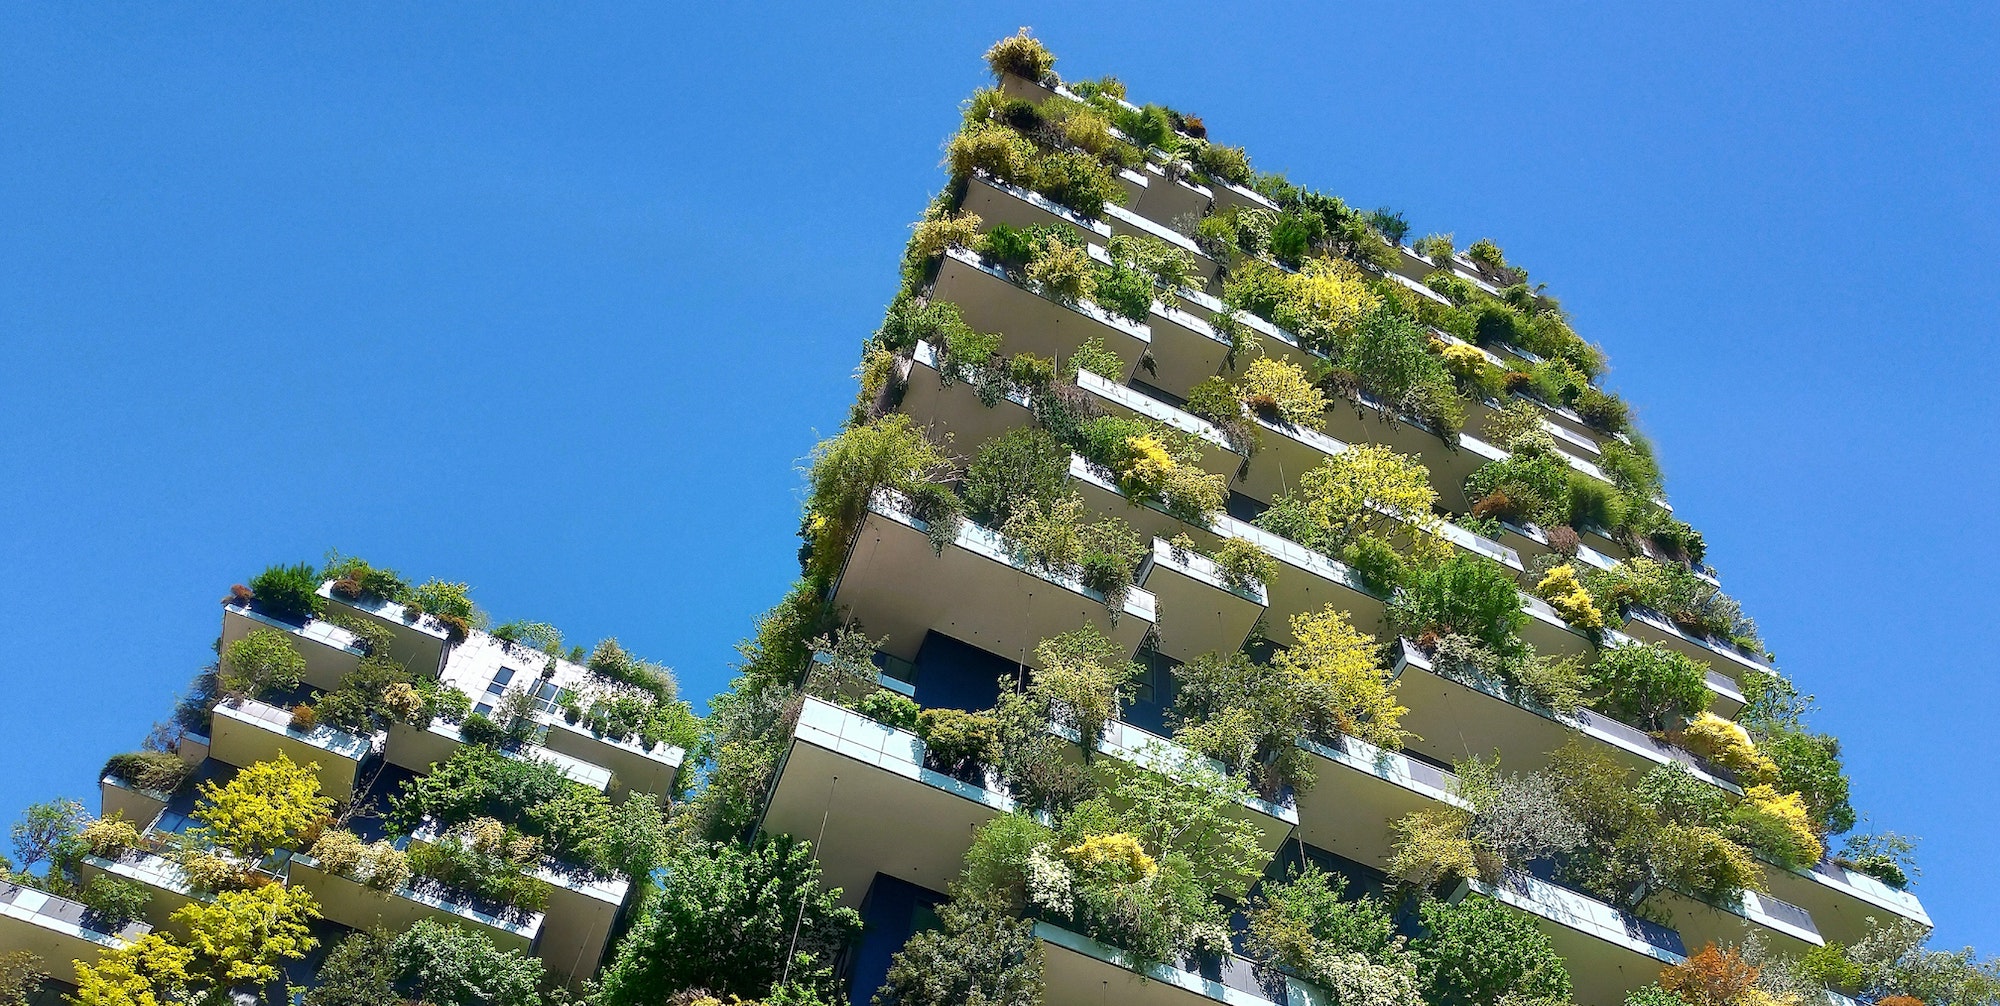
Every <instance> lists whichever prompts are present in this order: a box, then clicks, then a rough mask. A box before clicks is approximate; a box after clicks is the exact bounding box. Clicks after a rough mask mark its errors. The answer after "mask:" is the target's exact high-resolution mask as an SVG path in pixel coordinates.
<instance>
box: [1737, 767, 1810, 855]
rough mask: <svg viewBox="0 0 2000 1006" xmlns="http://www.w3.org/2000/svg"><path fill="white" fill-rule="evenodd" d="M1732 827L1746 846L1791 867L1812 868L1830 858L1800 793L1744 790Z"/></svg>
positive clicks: (1761, 787) (1768, 788)
mask: <svg viewBox="0 0 2000 1006" xmlns="http://www.w3.org/2000/svg"><path fill="white" fill-rule="evenodd" d="M1729 823H1730V827H1731V828H1732V829H1733V830H1735V832H1736V833H1737V834H1738V835H1740V836H1741V837H1742V839H1743V841H1744V843H1745V844H1748V845H1750V846H1752V847H1754V848H1758V849H1762V850H1764V851H1765V852H1766V853H1769V854H1770V856H1771V857H1772V858H1773V859H1776V860H1778V861H1779V862H1781V863H1784V864H1785V865H1787V866H1797V867H1808V866H1811V865H1813V864H1814V863H1817V862H1819V861H1820V857H1821V856H1823V855H1825V854H1826V847H1825V846H1824V845H1823V844H1821V842H1820V839H1819V835H1818V833H1816V832H1814V831H1813V827H1812V815H1810V814H1808V813H1807V812H1806V806H1805V801H1804V800H1802V799H1800V798H1799V795H1798V794H1797V793H1785V794H1783V795H1780V794H1779V793H1778V791H1777V790H1775V789H1772V788H1771V787H1769V786H1751V787H1750V788H1748V789H1746V790H1744V793H1743V802H1741V803H1739V804H1737V805H1736V806H1735V807H1733V808H1731V809H1730V812H1729Z"/></svg>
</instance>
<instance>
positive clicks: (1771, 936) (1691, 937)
mask: <svg viewBox="0 0 2000 1006" xmlns="http://www.w3.org/2000/svg"><path fill="white" fill-rule="evenodd" d="M1646 905H1647V906H1648V907H1649V908H1655V907H1656V908H1659V909H1663V910H1665V911H1666V913H1667V915H1668V916H1669V917H1670V918H1671V919H1672V925H1673V928H1674V930H1675V931H1676V932H1678V933H1680V934H1681V938H1682V939H1684V940H1686V941H1687V942H1688V943H1689V944H1690V945H1692V946H1695V947H1701V946H1706V945H1707V944H1710V943H1713V944H1715V945H1716V946H1719V947H1721V946H1728V945H1730V944H1734V943H1741V942H1743V940H1744V939H1745V938H1746V937H1748V936H1749V935H1750V934H1751V933H1753V932H1755V933H1757V934H1758V935H1759V936H1761V937H1762V938H1763V939H1764V941H1765V943H1766V944H1767V945H1768V946H1769V947H1770V948H1771V949H1772V950H1775V951H1777V952H1778V953H1780V954H1783V955H1785V956H1786V957H1792V958H1797V957H1799V956H1801V955H1803V954H1805V953H1806V952H1808V951H1810V950H1812V949H1813V948H1815V947H1820V946H1824V945H1825V944H1826V941H1825V940H1824V939H1823V938H1822V937H1821V936H1820V934H1819V929H1818V927H1816V926H1815V925H1814V924H1813V918H1812V915H1811V914H1810V913H1808V912H1807V911H1806V910H1805V909H1803V908H1800V907H1798V906H1797V905H1793V904H1791V903H1789V902H1785V901H1780V900H1779V899H1777V898H1774V897H1772V896H1770V895H1768V894H1758V893H1757V892H1756V891H1743V892H1741V894H1739V895H1738V898H1737V900H1736V901H1735V902H1734V903H1725V904H1711V903H1709V902H1706V901H1701V900H1699V899H1696V898H1691V897H1689V896H1687V895H1685V894H1682V893H1680V892H1678V891H1671V890H1668V891H1656V892H1654V893H1653V894H1652V895H1650V896H1649V897H1647V899H1646Z"/></svg>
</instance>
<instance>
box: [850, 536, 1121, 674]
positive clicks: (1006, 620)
mask: <svg viewBox="0 0 2000 1006" xmlns="http://www.w3.org/2000/svg"><path fill="white" fill-rule="evenodd" d="M965 540H966V538H965V536H964V535H961V538H960V541H961V542H964V541H965ZM1143 593H1144V592H1143V591H1141V590H1139V589H1137V588H1135V589H1134V591H1133V594H1134V598H1133V599H1131V600H1128V602H1127V604H1126V608H1127V610H1126V611H1123V612H1121V613H1120V614H1119V617H1117V618H1116V619H1115V620H1114V619H1113V617H1112V612H1111V611H1110V609H1109V608H1107V607H1106V606H1105V604H1104V602H1103V601H1102V600H1099V599H1098V598H1096V597H1093V596H1091V595H1089V594H1085V593H1082V592H1081V591H1079V590H1077V589H1074V588H1072V587H1069V586H1064V585H1062V584H1059V583H1056V582H1052V581H1051V580H1050V579H1048V578H1046V577H1043V576H1041V575H1038V574H1036V573H1032V572H1029V571H1028V570H1026V569H1024V568H1021V566H1019V565H1017V564H1015V563H1012V562H1009V561H1006V560H1005V559H1004V558H1001V557H997V556H996V555H994V554H992V553H991V552H989V551H974V550H973V549H971V548H968V547H965V545H964V544H952V545H946V546H945V548H944V550H943V553H942V554H933V553H932V551H931V543H930V540H929V539H928V538H927V537H925V535H924V534H923V533H922V532H921V531H919V530H918V529H917V528H916V527H914V526H912V524H911V523H909V522H907V521H906V520H904V519H899V518H896V517H891V516H886V515H884V514H883V513H881V512H879V511H877V510H871V511H870V512H869V515H868V517H867V518H866V519H865V520H864V521H863V522H862V526H861V531H860V533H859V534H858V535H857V536H856V538H855V542H854V548H853V550H852V551H851V552H850V553H849V555H848V560H847V566H846V568H845V570H844V571H843V572H842V573H841V576H840V583H839V585H838V586H837V587H836V589H835V592H834V604H835V605H836V606H838V607H840V608H844V609H846V610H847V611H848V612H849V613H850V614H852V615H853V617H855V618H856V619H858V620H859V621H860V623H861V625H862V626H863V627H864V629H865V631H866V632H867V633H868V634H869V635H871V636H877V637H880V636H887V637H888V642H887V643H885V644H884V645H883V646H882V649H883V650H885V651H887V652H888V653H889V654H891V655H893V656H896V657H900V658H902V659H904V660H915V659H916V656H917V648H918V647H919V646H921V645H922V643H923V640H924V634H925V633H927V632H929V631H931V630H933V629H935V630H937V631H939V632H942V633H944V634H946V635H949V636H951V637H953V638H955V639H960V640H963V641H965V642H967V643H970V644H972V645H974V646H977V647H979V648H980V649H983V650H986V651H987V652H989V653H996V654H1000V655H1002V656H1005V657H1009V658H1011V659H1014V660H1018V661H1020V662H1022V663H1027V664H1032V663H1034V662H1035V656H1034V650H1035V646H1036V644H1037V643H1040V642H1041V641H1042V640H1044V639H1047V638H1049V637H1051V636H1055V635H1059V634H1061V633H1064V632H1070V631H1072V630H1075V629H1078V628H1081V627H1082V626H1083V625H1085V624H1086V623H1091V624H1095V625H1096V626H1097V627H1098V628H1099V629H1101V630H1103V632H1104V634H1105V635H1106V636H1107V637H1109V638H1110V639H1112V640H1113V641H1114V642H1116V643H1117V644H1118V645H1119V647H1120V648H1121V649H1122V650H1123V652H1125V653H1126V654H1128V655H1129V654H1131V653H1135V652H1137V651H1138V648H1139V642H1140V640H1141V639H1142V638H1144V637H1145V634H1146V630H1147V628H1148V627H1149V626H1150V624H1151V623H1150V620H1149V619H1148V618H1146V617H1141V616H1138V615H1135V614H1134V613H1133V611H1132V610H1131V609H1132V608H1133V607H1134V602H1135V601H1137V600H1138V599H1139V596H1140V595H1142V594H1143ZM1143 600H1144V603H1143V607H1144V608H1146V609H1150V608H1151V596H1150V595H1144V599H1143Z"/></svg>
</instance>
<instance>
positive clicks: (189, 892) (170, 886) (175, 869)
mask: <svg viewBox="0 0 2000 1006" xmlns="http://www.w3.org/2000/svg"><path fill="white" fill-rule="evenodd" d="M77 874H78V876H79V877H81V878H82V880H83V882H84V883H86V884H88V883H90V881H91V878H93V877H95V876H97V875H99V874H107V875H110V876H113V877H117V878H119V879H120V880H129V881H132V882H134V883H137V884H139V885H140V886H142V887H144V888H146V891H147V894H148V899H147V901H146V911H145V917H146V922H147V923H149V924H150V925H151V927H152V928H154V929H159V930H163V931H166V932H171V933H173V934H174V935H175V936H186V935H187V930H186V927H185V926H183V925H181V924H180V923H178V922H175V921H173V919H172V917H173V914H174V913H175V912H178V911H180V910H181V909H182V908H184V907H186V906H187V905H188V904H189V903H190V902H192V901H194V900H195V899H196V898H197V895H196V894H195V891H194V887H193V885H191V884H189V883H188V880H187V874H185V873H183V872H182V871H181V868H180V866H179V865H177V864H176V863H175V862H174V861H173V860H171V859H168V858H167V857H165V856H162V855H160V854H159V853H157V852H153V851H151V850H150V849H133V850H130V851H128V852H126V853H125V854H124V855H121V856H119V857H118V858H117V859H105V858H103V857H101V856H84V857H83V858H82V859H81V860H79V861H78V863H77Z"/></svg>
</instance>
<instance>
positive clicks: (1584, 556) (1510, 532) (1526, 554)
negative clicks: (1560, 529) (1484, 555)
mask: <svg viewBox="0 0 2000 1006" xmlns="http://www.w3.org/2000/svg"><path fill="white" fill-rule="evenodd" d="M1577 537H1578V538H1579V539H1580V540H1579V541H1578V542H1577V548H1576V554H1575V555H1573V556H1567V557H1566V558H1568V559H1569V560H1571V561H1572V562H1574V563H1578V564H1581V566H1584V567H1589V568H1591V569H1600V570H1610V569H1613V568H1615V567H1616V566H1617V565H1618V560H1619V558H1620V557H1621V556H1622V555H1623V554H1624V550H1623V549H1622V548H1620V547H1619V546H1618V543H1617V542H1614V541H1612V540H1611V539H1609V538H1606V537H1604V536H1603V535H1601V534H1597V533H1595V532H1591V531H1585V530H1583V529H1580V528H1579V529H1577ZM1500 542H1501V544H1504V545H1507V546H1508V547H1510V548H1512V549H1514V551H1515V552H1517V553H1519V554H1520V556H1521V559H1522V560H1523V562H1532V561H1533V560H1535V559H1537V558H1539V557H1541V556H1544V555H1550V554H1553V553H1554V552H1555V549H1554V548H1552V547H1550V545H1549V537H1548V532H1547V531H1546V530H1544V529H1543V528H1542V527H1540V526H1539V525H1536V524H1533V523H1530V522H1527V521H1523V522H1521V523H1519V524H1516V523H1514V522H1513V521H1506V520H1503V521H1501V522H1500ZM1600 546H1601V547H1600ZM1607 548H1610V549H1618V551H1617V552H1607V551H1605V549H1607ZM1581 571H1582V570H1581V569H1579V572H1581Z"/></svg>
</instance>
